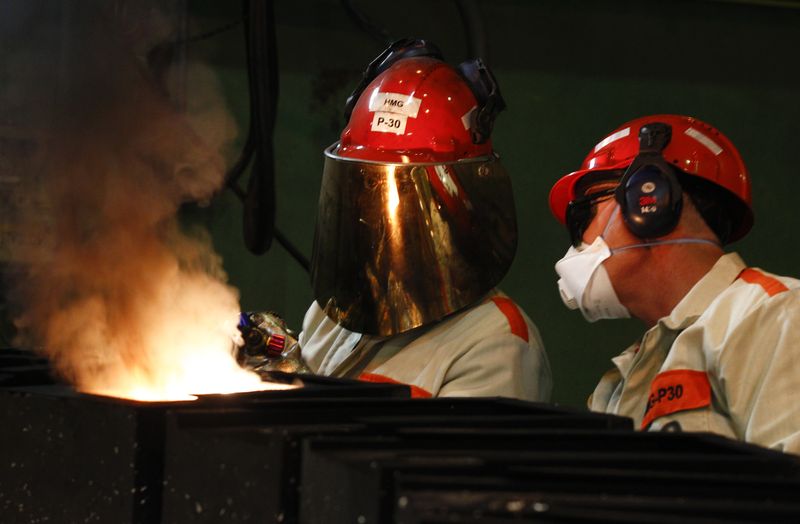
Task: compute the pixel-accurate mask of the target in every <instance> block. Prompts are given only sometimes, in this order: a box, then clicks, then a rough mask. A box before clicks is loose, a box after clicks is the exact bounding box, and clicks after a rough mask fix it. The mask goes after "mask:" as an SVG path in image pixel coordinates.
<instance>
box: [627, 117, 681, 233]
mask: <svg viewBox="0 0 800 524" xmlns="http://www.w3.org/2000/svg"><path fill="white" fill-rule="evenodd" d="M671 137H672V128H671V127H670V126H669V125H667V124H663V123H661V122H653V123H649V124H646V125H644V126H642V128H641V129H640V130H639V154H638V155H636V158H634V159H633V162H631V165H630V166H628V169H627V170H626V171H625V174H624V175H623V176H622V179H621V180H620V183H619V186H617V190H616V192H615V198H616V200H617V203H618V204H619V207H620V210H621V212H622V218H623V219H624V221H625V224H626V225H627V227H628V229H629V230H630V231H631V233H633V234H634V235H636V236H637V237H639V238H658V237H662V236H664V235H667V234H669V233H670V232H671V231H672V230H673V229H675V226H677V225H678V221H679V220H680V218H681V209H682V208H683V192H682V191H681V186H680V183H679V182H678V178H677V176H676V173H675V168H673V167H672V166H671V165H670V164H669V163H667V161H666V160H664V157H663V156H662V155H661V152H662V151H663V150H664V148H665V147H666V146H667V144H669V141H670V138H671Z"/></svg>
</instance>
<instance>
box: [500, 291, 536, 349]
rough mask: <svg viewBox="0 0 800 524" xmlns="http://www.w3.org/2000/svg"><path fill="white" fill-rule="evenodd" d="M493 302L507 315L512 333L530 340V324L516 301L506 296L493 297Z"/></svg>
mask: <svg viewBox="0 0 800 524" xmlns="http://www.w3.org/2000/svg"><path fill="white" fill-rule="evenodd" d="M492 302H494V305H495V306H497V309H499V310H500V312H502V313H503V314H504V315H505V316H506V319H507V320H508V327H510V328H511V333H513V334H514V335H517V336H518V337H519V338H521V339H522V340H524V341H525V342H528V324H527V323H526V322H525V318H523V316H522V313H520V311H519V308H518V307H517V305H516V304H515V303H514V301H513V300H511V299H510V298H506V297H493V298H492Z"/></svg>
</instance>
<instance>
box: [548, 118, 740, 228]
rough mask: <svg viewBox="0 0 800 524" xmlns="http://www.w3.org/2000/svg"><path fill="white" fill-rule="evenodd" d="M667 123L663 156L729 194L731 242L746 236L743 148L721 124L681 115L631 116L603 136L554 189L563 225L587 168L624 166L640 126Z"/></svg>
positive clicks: (635, 150) (555, 211) (634, 149)
mask: <svg viewBox="0 0 800 524" xmlns="http://www.w3.org/2000/svg"><path fill="white" fill-rule="evenodd" d="M652 122H663V123H665V124H668V125H669V126H670V127H671V128H672V138H671V140H670V142H669V143H668V144H667V146H666V147H665V148H664V151H663V152H662V156H663V157H664V160H665V161H667V162H668V163H670V164H673V165H674V166H675V167H676V168H677V169H679V170H680V171H681V172H683V173H685V174H687V175H692V176H696V177H700V178H703V179H705V180H707V181H709V182H711V183H713V184H715V185H717V186H719V187H721V188H723V189H725V190H727V191H728V192H729V193H731V194H732V195H733V196H734V197H735V200H734V201H735V202H737V205H735V206H733V207H731V209H730V213H731V215H732V216H731V218H732V219H733V221H734V227H733V231H732V234H731V237H730V239H729V241H731V242H732V241H734V240H738V239H740V238H742V237H743V236H744V235H746V234H747V232H748V231H750V228H751V227H752V225H753V205H752V196H751V190H750V176H749V174H748V172H747V168H746V167H745V165H744V162H743V161H742V158H741V156H740V155H739V151H737V149H736V147H735V146H734V145H733V143H732V142H731V141H730V140H729V139H728V138H727V137H726V136H725V135H723V134H722V133H720V132H719V131H718V130H717V129H715V128H714V127H712V126H710V125H709V124H706V123H705V122H702V121H700V120H697V119H696V118H692V117H688V116H680V115H652V116H646V117H642V118H637V119H636V120H631V121H630V122H627V123H625V124H623V125H622V126H620V127H619V128H617V129H615V130H614V131H613V132H612V133H611V134H609V135H608V136H606V137H605V138H603V139H602V140H601V141H600V142H598V143H597V145H596V146H595V147H594V148H593V149H592V150H591V151H590V152H589V154H588V155H587V156H586V158H585V159H584V160H583V163H582V164H581V168H580V169H579V170H578V171H574V172H572V173H569V174H567V175H565V176H563V177H562V178H561V179H560V180H559V181H558V182H556V183H555V185H554V186H553V188H552V189H551V190H550V210H551V211H552V212H553V215H555V217H556V219H558V221H559V222H561V223H562V224H564V223H565V221H566V210H567V205H568V204H569V203H570V202H571V201H572V200H574V199H575V198H576V197H578V196H579V195H576V194H575V188H576V184H577V183H578V181H579V180H580V179H581V178H583V177H584V176H586V175H587V174H588V173H592V172H599V171H613V170H624V169H625V168H627V167H628V166H629V165H630V164H631V163H632V162H633V160H634V158H636V155H637V154H638V153H639V139H638V137H639V130H640V129H641V128H642V127H643V126H645V125H646V124H648V123H652Z"/></svg>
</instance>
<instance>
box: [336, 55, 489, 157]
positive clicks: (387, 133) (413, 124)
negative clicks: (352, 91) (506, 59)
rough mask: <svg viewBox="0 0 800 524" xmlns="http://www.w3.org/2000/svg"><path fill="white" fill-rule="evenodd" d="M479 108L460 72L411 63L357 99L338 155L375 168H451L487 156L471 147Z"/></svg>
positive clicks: (421, 60) (482, 148) (426, 61)
mask: <svg viewBox="0 0 800 524" xmlns="http://www.w3.org/2000/svg"><path fill="white" fill-rule="evenodd" d="M477 107H478V102H477V100H476V98H475V95H474V94H473V93H472V91H471V90H470V88H469V86H468V85H467V83H466V82H465V81H464V78H462V77H461V76H460V75H459V74H458V72H457V71H456V70H455V69H454V68H453V67H451V66H450V65H448V64H447V63H445V62H442V61H441V60H437V59H435V58H431V57H427V56H424V57H414V58H406V59H403V60H399V61H397V62H396V63H395V64H393V65H392V66H391V67H390V68H389V69H387V70H386V71H385V72H383V73H381V74H380V75H379V76H378V77H377V78H375V80H373V81H372V82H371V83H370V84H369V86H367V88H366V89H365V91H364V93H363V94H362V95H361V97H360V98H359V99H358V102H357V103H356V105H355V107H354V108H353V112H352V115H351V116H350V120H349V122H348V124H347V127H345V129H344V131H342V135H341V142H340V145H339V150H338V151H337V154H338V155H339V156H342V157H345V158H354V159H361V160H373V161H378V162H400V163H407V162H437V163H438V162H452V161H455V160H460V159H463V158H474V157H480V156H489V155H490V154H491V152H492V144H491V141H489V140H486V141H485V142H484V143H480V144H476V143H473V140H472V134H471V130H470V126H471V122H472V119H471V118H470V117H471V113H472V112H473V111H475V110H477Z"/></svg>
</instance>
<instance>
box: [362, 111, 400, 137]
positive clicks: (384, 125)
mask: <svg viewBox="0 0 800 524" xmlns="http://www.w3.org/2000/svg"><path fill="white" fill-rule="evenodd" d="M407 120H408V117H407V116H406V115H398V114H396V113H383V112H379V113H375V115H374V116H373V117H372V127H371V129H372V130H373V131H377V132H379V133H394V134H396V135H402V134H403V133H405V132H406V121H407Z"/></svg>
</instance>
